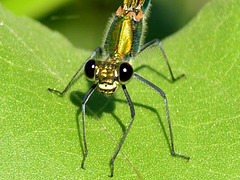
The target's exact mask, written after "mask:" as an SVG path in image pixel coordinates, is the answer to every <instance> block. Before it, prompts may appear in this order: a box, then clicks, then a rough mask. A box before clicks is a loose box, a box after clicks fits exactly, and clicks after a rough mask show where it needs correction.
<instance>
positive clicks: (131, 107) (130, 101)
mask: <svg viewBox="0 0 240 180" xmlns="http://www.w3.org/2000/svg"><path fill="white" fill-rule="evenodd" d="M122 88H123V91H124V94H125V96H126V98H127V102H128V104H129V107H130V111H131V117H132V119H131V122H130V124H129V125H128V128H127V130H126V132H125V133H124V135H123V138H122V141H121V143H120V144H119V146H118V149H117V151H116V152H115V153H114V155H113V157H112V160H111V176H110V177H113V172H114V161H115V159H116V157H117V155H118V153H119V151H120V149H121V147H122V145H123V143H124V141H125V139H126V137H127V134H128V132H129V130H130V128H131V126H132V123H133V121H134V116H135V110H134V106H133V103H132V100H131V98H130V96H129V94H128V92H127V89H126V86H125V85H122Z"/></svg>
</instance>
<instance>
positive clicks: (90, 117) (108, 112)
mask: <svg viewBox="0 0 240 180" xmlns="http://www.w3.org/2000/svg"><path fill="white" fill-rule="evenodd" d="M239 8H240V2H239V1H238V0H228V1H225V0H216V1H213V2H212V3H210V4H208V5H207V6H205V8H204V9H203V10H202V11H201V12H200V13H199V14H198V16H197V17H196V18H194V19H193V20H192V21H191V22H190V23H189V24H188V25H186V26H185V27H184V28H183V29H182V30H181V31H179V32H178V33H176V34H175V35H173V36H171V37H169V38H168V39H166V40H165V41H164V43H163V45H164V48H165V50H166V53H167V55H168V57H169V60H170V63H171V65H172V67H173V70H174V73H175V75H180V74H181V73H185V74H186V76H187V78H185V79H181V80H179V81H177V82H176V83H170V82H169V75H168V71H167V67H166V66H165V64H164V61H163V58H162V57H161V53H160V51H159V49H158V48H157V47H156V48H150V49H148V50H146V52H145V53H142V54H141V55H140V56H138V57H137V58H136V60H135V62H134V64H133V65H134V67H135V70H136V71H137V72H138V73H139V74H141V75H142V76H144V77H146V78H147V79H148V80H150V81H152V82H153V83H155V84H156V85H158V86H159V87H161V88H162V89H163V90H164V91H165V93H166V95H167V97H168V101H169V106H170V115H171V119H172V126H173V132H174V140H175V146H176V147H175V148H176V152H181V153H182V154H185V155H188V156H190V157H191V160H190V161H189V162H186V161H185V160H183V159H179V158H174V157H172V156H171V155H170V146H169V135H168V134H169V133H168V128H167V127H168V126H167V121H166V116H165V109H164V103H163V100H162V99H161V97H158V95H157V94H156V93H155V92H153V91H152V90H151V89H150V88H148V87H146V86H145V85H144V84H142V83H140V82H138V81H137V80H135V79H133V80H132V81H131V82H130V83H129V84H128V85H127V88H128V91H129V94H130V95H131V98H132V100H133V102H134V105H135V110H136V117H135V122H134V124H133V127H132V129H131V131H130V133H129V136H128V137H127V139H126V142H125V144H124V146H123V149H122V151H121V152H120V154H119V156H118V158H117V160H116V162H115V168H116V171H115V176H114V178H115V179H131V178H132V179H147V178H161V179H193V178H196V179H217V178H218V179H239V167H240V162H239V155H238V150H239V148H240V147H239V138H240V137H239V127H240V123H239V120H240V112H239V111H240V110H239V109H240V108H239V98H240V96H239V88H240V85H239V82H240V78H239V77H240V71H239V68H240V64H239V55H240V53H239V52H240V51H239V47H240V46H239V40H238V38H239V34H240V26H239V22H240V21H239V20H240V15H239V13H238V11H239ZM90 54H91V52H90V51H84V50H82V49H80V50H79V49H76V48H74V47H73V46H72V45H71V43H69V42H68V40H66V39H65V38H64V37H63V36H62V35H60V34H59V33H57V32H53V31H51V30H49V29H48V28H46V27H45V26H43V25H42V24H40V23H38V22H36V21H34V20H32V19H30V18H26V17H16V16H15V15H13V14H12V13H10V12H9V11H8V10H6V9H5V8H4V7H3V6H2V5H0V67H1V75H0V83H1V90H0V91H1V93H0V105H1V108H0V122H1V129H0V134H1V139H0V142H1V143H0V144H1V151H0V163H1V170H0V178H1V179H33V178H34V179H56V178H59V179H82V178H86V179H94V178H95V179H96V178H99V179H103V178H107V176H108V175H109V174H110V167H109V162H110V159H111V157H112V155H113V153H114V151H115V150H116V147H117V144H118V143H119V142H120V139H121V137H122V135H123V132H124V130H125V127H126V126H127V125H128V123H129V121H130V113H129V107H128V105H127V103H126V101H125V98H124V94H123V92H122V91H121V90H119V91H118V92H117V94H116V95H115V96H113V97H111V98H105V97H103V96H101V95H100V94H98V93H97V92H96V93H94V95H93V96H92V97H91V99H90V101H89V103H88V105H87V116H86V119H87V124H86V128H87V140H88V146H89V156H88V158H87V161H86V170H82V169H81V168H80V165H81V160H82V155H83V144H82V138H81V108H80V104H81V99H82V97H83V96H84V94H85V93H86V91H87V90H88V88H89V86H90V84H89V82H88V81H87V80H85V78H84V76H83V75H82V76H80V77H79V79H78V81H77V82H76V83H75V84H74V85H73V86H72V88H71V90H70V91H69V92H68V94H66V95H65V96H64V97H62V98H60V97H58V96H56V95H55V94H51V93H49V92H48V91H47V88H48V87H56V88H57V89H63V88H64V87H65V85H66V84H67V83H68V81H69V80H70V78H71V76H72V75H73V74H74V73H75V72H76V71H77V69H78V67H80V66H81V64H82V63H83V62H84V60H86V59H87V57H88V56H89V55H90ZM142 64H147V65H148V67H147V68H146V67H144V66H142ZM99 107H100V108H99Z"/></svg>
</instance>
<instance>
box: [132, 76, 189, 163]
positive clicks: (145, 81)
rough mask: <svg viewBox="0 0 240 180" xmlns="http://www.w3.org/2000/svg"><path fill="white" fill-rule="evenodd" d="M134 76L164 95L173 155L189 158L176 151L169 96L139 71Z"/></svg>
mask: <svg viewBox="0 0 240 180" xmlns="http://www.w3.org/2000/svg"><path fill="white" fill-rule="evenodd" d="M134 77H135V78H137V79H138V80H140V81H142V82H143V83H145V84H146V85H148V86H150V87H151V88H153V89H154V90H155V91H157V92H158V93H159V94H160V95H161V96H162V97H163V99H164V102H165V107H166V112H167V119H168V126H169V133H170V139H171V148H172V152H171V154H172V155H173V156H179V157H182V158H185V159H187V160H189V159H190V157H188V156H185V155H181V154H176V153H175V150H174V143H173V133H172V127H171V121H170V116H169V110H168V102H167V97H166V95H165V93H164V92H163V91H162V90H161V89H160V88H159V87H157V86H156V85H154V84H153V83H151V82H150V81H148V80H146V79H145V78H143V77H141V76H139V75H138V74H137V73H134Z"/></svg>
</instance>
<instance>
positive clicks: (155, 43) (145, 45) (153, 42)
mask: <svg viewBox="0 0 240 180" xmlns="http://www.w3.org/2000/svg"><path fill="white" fill-rule="evenodd" d="M152 45H158V46H159V47H160V49H161V51H162V53H163V56H164V59H165V62H166V63H167V66H168V69H169V72H170V74H171V77H172V81H173V82H174V81H176V80H178V79H181V78H182V77H184V76H185V74H181V75H180V76H178V77H176V78H175V77H174V75H173V72H172V69H171V66H170V64H169V61H168V58H167V55H166V53H165V51H164V49H163V47H162V43H161V41H160V40H159V39H154V40H152V41H150V42H148V43H146V44H144V45H142V46H141V47H140V50H139V53H141V52H142V51H143V50H144V49H146V48H148V47H149V46H152Z"/></svg>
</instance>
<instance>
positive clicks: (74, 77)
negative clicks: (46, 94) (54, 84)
mask: <svg viewBox="0 0 240 180" xmlns="http://www.w3.org/2000/svg"><path fill="white" fill-rule="evenodd" d="M98 54H99V55H100V56H102V49H101V48H99V47H98V48H96V49H95V50H94V51H93V53H92V54H91V56H90V57H89V58H88V59H87V60H86V61H85V62H84V64H83V65H82V66H81V67H80V68H79V70H78V71H77V73H76V74H75V75H74V76H73V77H72V79H71V80H70V82H69V83H68V85H67V86H66V87H65V89H64V90H63V91H62V92H61V91H58V90H56V89H51V88H48V91H51V92H56V93H58V94H59V95H64V94H65V93H66V91H67V90H68V88H69V87H70V86H71V84H72V83H73V82H74V80H75V79H76V78H77V76H78V75H79V73H80V72H81V71H82V69H83V67H84V66H85V64H86V63H87V62H88V61H89V60H90V59H92V58H93V57H94V56H96V55H98Z"/></svg>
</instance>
